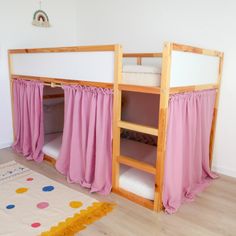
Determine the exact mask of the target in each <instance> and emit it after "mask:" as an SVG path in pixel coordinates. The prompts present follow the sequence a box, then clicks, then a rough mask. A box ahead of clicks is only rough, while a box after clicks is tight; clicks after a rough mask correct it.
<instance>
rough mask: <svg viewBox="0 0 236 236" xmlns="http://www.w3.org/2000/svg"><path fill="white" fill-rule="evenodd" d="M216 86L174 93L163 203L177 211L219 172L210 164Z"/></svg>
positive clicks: (167, 210) (169, 210)
mask: <svg viewBox="0 0 236 236" xmlns="http://www.w3.org/2000/svg"><path fill="white" fill-rule="evenodd" d="M215 96H216V91H215V90H207V91H201V92H193V93H185V94H177V95H173V96H172V97H171V98H170V101H169V122H168V133H167V149H166V159H165V176H164V189H163V204H164V206H165V209H166V212H168V213H174V212H176V211H177V209H178V208H179V207H180V205H181V204H182V203H183V202H185V201H192V200H193V199H194V197H195V195H196V194H197V193H199V192H200V191H202V190H203V189H204V188H205V187H206V186H208V184H209V183H210V181H211V180H212V179H214V178H216V177H217V176H216V175H215V174H213V173H212V172H211V170H210V168H209V143H210V131H211V124H212V119H213V110H214V104H215Z"/></svg>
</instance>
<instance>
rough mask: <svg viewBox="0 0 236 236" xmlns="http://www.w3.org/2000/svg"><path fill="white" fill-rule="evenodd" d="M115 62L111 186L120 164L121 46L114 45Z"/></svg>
mask: <svg viewBox="0 0 236 236" xmlns="http://www.w3.org/2000/svg"><path fill="white" fill-rule="evenodd" d="M114 53H115V62H114V63H115V64H114V75H115V77H114V101H113V154H112V156H113V157H112V158H113V160H112V188H113V190H117V189H118V188H119V176H120V164H119V162H118V156H120V130H121V129H120V127H119V126H118V123H119V121H120V120H121V100H122V98H121V91H120V90H119V83H121V80H122V57H123V56H122V47H121V46H120V45H116V46H115V51H114Z"/></svg>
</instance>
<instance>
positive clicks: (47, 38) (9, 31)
mask: <svg viewBox="0 0 236 236" xmlns="http://www.w3.org/2000/svg"><path fill="white" fill-rule="evenodd" d="M38 2H39V1H38V0H20V1H19V0H0V101H1V102H0V108H1V112H0V148H3V147H6V146H9V145H10V144H11V143H12V120H11V101H10V88H9V79H8V64H7V49H8V48H30V47H55V46H66V45H75V44H76V34H77V33H76V30H77V29H76V24H77V22H76V15H77V12H76V8H75V6H76V0H60V1H57V0H44V1H42V2H43V5H42V8H43V10H45V11H46V12H47V13H48V16H49V20H50V22H51V24H52V27H51V28H37V27H34V26H32V24H31V23H32V19H33V13H34V11H35V10H37V9H38V7H39V5H38Z"/></svg>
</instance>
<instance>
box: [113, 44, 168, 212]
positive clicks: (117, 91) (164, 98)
mask: <svg viewBox="0 0 236 236" xmlns="http://www.w3.org/2000/svg"><path fill="white" fill-rule="evenodd" d="M170 52H171V44H166V45H165V47H164V51H163V55H162V54H160V53H156V54H150V53H145V54H124V56H127V57H137V64H141V60H142V57H161V56H162V57H163V63H162V80H161V81H162V82H161V88H160V87H147V86H136V85H128V84H122V58H123V54H122V48H121V47H120V46H119V45H117V48H116V50H115V80H114V108H113V109H114V110H113V164H112V168H113V170H112V186H113V188H112V190H113V192H115V193H117V194H119V195H121V196H123V197H126V198H128V199H130V200H131V201H134V202H136V203H138V204H140V205H142V206H145V207H147V208H149V209H153V210H155V211H161V210H162V209H163V207H162V185H163V173H164V158H165V149H166V148H165V146H166V144H165V143H166V131H167V108H168V100H169V81H168V78H169V71H170V70H169V67H170V62H169V59H168V58H170V57H169V53H170ZM165 59H166V60H165ZM122 91H129V92H139V93H149V94H156V95H158V94H159V95H160V106H159V124H158V128H153V127H148V126H143V125H139V124H134V123H131V122H126V121H122V120H121V103H122ZM121 129H128V130H133V131H137V132H141V133H145V134H150V135H154V136H158V147H157V156H158V158H157V159H156V166H152V165H149V164H147V163H144V162H141V161H138V160H135V159H133V158H132V157H128V156H122V155H121V152H120V142H121V137H120V133H121ZM120 164H124V165H127V166H129V167H132V168H136V169H138V170H141V171H144V172H147V173H149V174H153V175H155V194H154V201H152V200H148V199H145V198H143V197H141V196H138V195H136V194H134V193H131V192H129V191H127V190H124V189H122V188H120V187H119V174H120Z"/></svg>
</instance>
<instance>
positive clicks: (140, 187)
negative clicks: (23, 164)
mask: <svg viewBox="0 0 236 236" xmlns="http://www.w3.org/2000/svg"><path fill="white" fill-rule="evenodd" d="M61 143H62V133H56V134H49V135H46V136H45V145H44V147H43V153H44V154H46V155H48V156H50V157H52V158H54V159H58V157H59V153H60V148H61ZM156 153H157V150H156V147H155V146H151V145H147V144H144V143H139V142H135V141H132V140H128V139H121V154H122V155H124V156H129V157H133V158H134V159H136V160H139V161H143V162H145V163H148V164H150V165H153V166H155V163H156ZM119 185H120V187H121V188H123V189H125V190H127V191H129V192H132V193H134V194H137V195H139V196H141V197H144V198H146V199H150V200H153V199H154V186H155V176H154V175H152V174H149V173H146V172H143V171H140V170H137V169H134V168H131V167H129V166H126V165H121V167H120V179H119Z"/></svg>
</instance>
